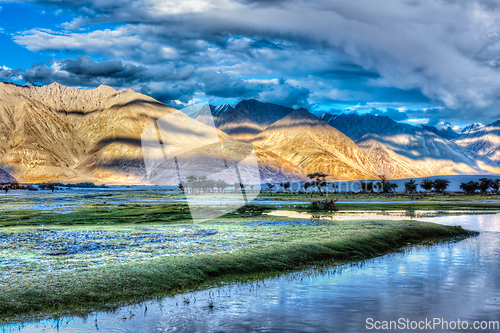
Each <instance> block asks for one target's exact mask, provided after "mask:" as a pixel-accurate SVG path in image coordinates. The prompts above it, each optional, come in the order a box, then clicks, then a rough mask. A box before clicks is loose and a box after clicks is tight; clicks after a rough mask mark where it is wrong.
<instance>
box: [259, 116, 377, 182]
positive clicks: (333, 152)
mask: <svg viewBox="0 0 500 333" xmlns="http://www.w3.org/2000/svg"><path fill="white" fill-rule="evenodd" d="M252 143H254V144H255V145H258V146H259V147H261V148H263V149H266V150H269V151H272V152H273V153H276V154H277V155H279V156H280V157H282V158H283V159H285V160H287V161H290V162H291V163H293V164H295V165H297V166H299V167H301V168H303V169H304V170H305V171H306V172H307V173H313V172H323V173H326V174H328V175H330V176H331V177H333V178H341V179H367V178H374V177H375V176H376V175H375V172H374V169H373V166H372V164H371V163H370V161H369V160H368V159H367V158H366V156H365V154H364V153H363V152H362V151H361V150H360V149H359V148H358V146H356V144H355V143H354V142H353V141H352V140H351V139H349V138H348V137H347V136H346V135H344V134H342V133H341V132H340V131H338V130H337V129H335V128H333V127H332V126H330V125H328V123H326V122H325V121H322V120H320V119H318V118H317V117H316V116H314V115H313V114H311V113H310V112H308V111H307V110H305V109H299V110H295V111H293V112H291V113H290V114H288V115H287V116H286V117H284V118H282V119H280V120H278V121H277V122H275V123H273V124H272V125H270V126H269V127H267V128H266V130H264V131H263V132H262V133H260V134H259V135H257V136H256V137H255V138H254V139H253V140H252Z"/></svg>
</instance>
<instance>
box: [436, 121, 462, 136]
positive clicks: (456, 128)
mask: <svg viewBox="0 0 500 333" xmlns="http://www.w3.org/2000/svg"><path fill="white" fill-rule="evenodd" d="M434 127H436V129H437V130H438V131H448V130H450V129H451V130H452V131H453V132H455V133H457V134H460V133H462V128H461V127H459V126H456V125H453V124H450V123H445V122H444V121H442V122H440V123H438V124H437V125H436V126H434Z"/></svg>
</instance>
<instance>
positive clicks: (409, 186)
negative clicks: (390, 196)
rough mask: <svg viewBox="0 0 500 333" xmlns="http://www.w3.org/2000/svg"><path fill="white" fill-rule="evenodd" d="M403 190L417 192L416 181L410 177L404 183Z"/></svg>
mask: <svg viewBox="0 0 500 333" xmlns="http://www.w3.org/2000/svg"><path fill="white" fill-rule="evenodd" d="M405 191H406V193H409V194H413V193H415V192H417V182H416V181H414V180H413V179H410V180H409V181H407V182H406V183H405Z"/></svg>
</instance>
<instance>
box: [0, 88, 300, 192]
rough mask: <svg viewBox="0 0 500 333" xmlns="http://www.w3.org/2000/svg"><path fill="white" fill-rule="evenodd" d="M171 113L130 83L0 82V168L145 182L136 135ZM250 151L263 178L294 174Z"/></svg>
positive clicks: (30, 174) (34, 178)
mask: <svg viewBox="0 0 500 333" xmlns="http://www.w3.org/2000/svg"><path fill="white" fill-rule="evenodd" d="M173 111H175V109H173V108H171V107H169V106H166V105H164V104H162V103H160V102H158V101H156V100H155V99H153V98H151V97H148V96H145V95H142V94H139V93H136V92H134V91H133V90H131V89H127V90H125V91H117V90H115V89H113V88H111V87H107V86H100V87H98V88H96V89H94V90H84V89H78V88H69V87H64V86H62V85H59V84H57V83H53V84H50V85H48V86H42V87H36V86H19V85H15V84H12V83H0V166H2V167H4V168H5V169H6V170H10V172H11V174H12V175H13V176H14V177H16V178H17V180H18V181H20V182H42V181H96V182H108V183H109V182H113V183H115V182H116V183H120V182H126V183H145V182H147V179H146V170H145V165H144V161H143V154H142V147H141V133H142V131H143V130H144V129H145V128H146V127H147V126H148V125H150V124H151V123H152V122H153V121H155V120H157V119H160V118H162V117H164V116H166V115H168V114H170V113H171V112H173ZM188 121H190V124H189V125H190V127H191V128H193V129H195V128H197V127H200V126H206V125H204V124H202V123H200V122H198V121H196V120H193V119H190V118H189V120H188ZM221 133H222V132H221ZM222 135H225V134H223V133H222ZM228 139H229V137H228ZM257 157H258V159H259V167H260V170H261V173H262V177H263V178H268V177H275V179H277V180H280V179H285V178H286V177H287V176H286V174H289V175H291V176H292V179H300V177H301V172H302V170H301V169H300V168H298V167H297V166H295V165H293V164H291V163H290V162H288V161H285V160H283V159H281V158H280V157H279V156H277V155H276V154H273V153H272V152H267V151H264V150H262V149H259V148H258V149H257ZM277 166H279V167H278V169H279V170H278V171H279V172H278V173H276V170H275V169H277Z"/></svg>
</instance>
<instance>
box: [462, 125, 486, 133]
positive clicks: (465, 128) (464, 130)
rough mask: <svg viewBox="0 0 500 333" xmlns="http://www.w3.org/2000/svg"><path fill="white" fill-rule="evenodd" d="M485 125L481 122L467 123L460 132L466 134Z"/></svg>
mask: <svg viewBox="0 0 500 333" xmlns="http://www.w3.org/2000/svg"><path fill="white" fill-rule="evenodd" d="M484 126H485V125H483V124H481V123H472V124H470V125H467V126H465V127H464V129H463V130H462V134H467V133H470V132H474V131H476V130H478V129H481V128H483V127H484Z"/></svg>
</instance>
